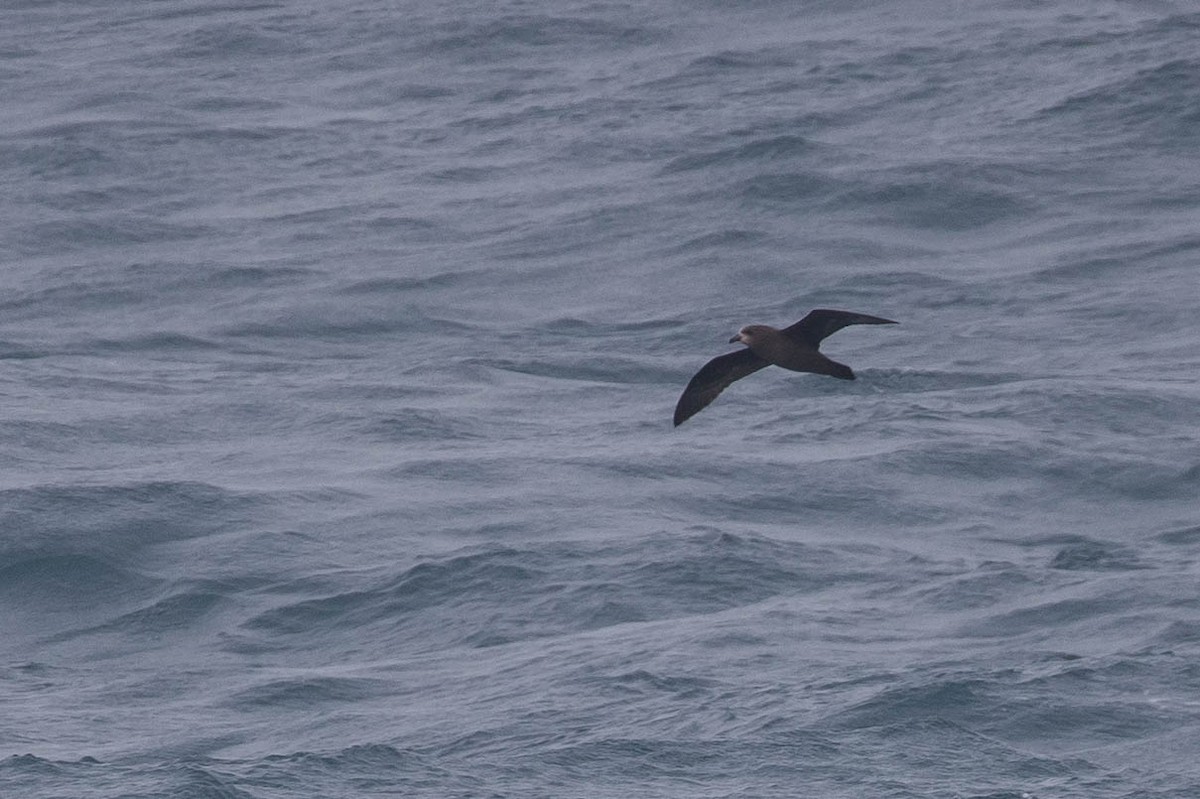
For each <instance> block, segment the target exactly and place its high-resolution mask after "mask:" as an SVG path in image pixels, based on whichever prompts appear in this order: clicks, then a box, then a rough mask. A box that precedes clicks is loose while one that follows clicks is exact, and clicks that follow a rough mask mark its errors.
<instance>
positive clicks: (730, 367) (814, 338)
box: [675, 308, 899, 427]
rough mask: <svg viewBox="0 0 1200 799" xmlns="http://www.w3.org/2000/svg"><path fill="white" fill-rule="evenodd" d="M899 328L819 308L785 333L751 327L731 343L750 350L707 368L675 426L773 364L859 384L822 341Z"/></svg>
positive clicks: (690, 388)
mask: <svg viewBox="0 0 1200 799" xmlns="http://www.w3.org/2000/svg"><path fill="white" fill-rule="evenodd" d="M895 324H899V323H898V322H893V321H892V320H891V319H882V318H880V317H878V316H868V315H867V314H862V313H851V312H850V311H831V310H828V309H826V308H818V309H816V310H815V311H810V312H809V314H808V316H806V317H804V318H803V319H801V320H800V321H799V322H797V323H796V324H794V325H792V326H791V327H785V328H784V329H783V330H776V329H775V328H773V327H770V326H768V325H747V326H746V327H743V328H742V329H741V330H739V331H738V334H737V335H736V336H734V337H733V338H731V339H729V343H730V344H733V343H734V342H736V341H740V342H741V343H743V344H745V345H746V349H744V350H738V351H737V352H731V353H728V354H726V355H718V356H717V357H716V358H713V359H712V360H711V361H709V362H708V363H706V364H704V367H703V368H702V369H701V370H700V371H699V372H696V374H695V376H694V377H692V379H691V380H690V381H689V382H688V384H687V388H685V389H684V390H683V395H682V396H680V398H679V402H678V404H676V405H675V426H676V427H678V426H679V425H681V424H683V423H684V422H685V421H687V420H688V419H690V418H691V417H692V416H694V415H695V414H697V413H699V412H700V411H701V410H703V409H704V407H705V406H707V405H708V404H709V403H710V402H712V401H713V400H715V399H716V398H717V395H718V394H720V393H721V392H722V391H724V390H725V389H727V388H729V386H730V385H731V384H732V383H733V382H734V381H735V380H741V379H742V378H743V377H745V376H746V375H750V374H753V373H755V372H757V371H758V370H759V369H762V368H763V367H765V366H770V365H771V364H774V365H775V366H782V367H783V368H784V369H790V370H792V371H793V372H815V373H816V374H819V375H830V376H831V377H840V378H841V379H842V380H853V379H854V372H852V371H851V370H850V367H849V366H846V365H845V364H840V363H838V362H837V361H831V360H829V359H828V358H826V357H825V356H824V355H822V354H821V353H820V351H819V349H820V346H821V340H822V339H824V338H825V337H826V336H830V335H833V334H834V333H836V332H837V331H839V330H841V329H842V328H843V327H846V326H847V325H895Z"/></svg>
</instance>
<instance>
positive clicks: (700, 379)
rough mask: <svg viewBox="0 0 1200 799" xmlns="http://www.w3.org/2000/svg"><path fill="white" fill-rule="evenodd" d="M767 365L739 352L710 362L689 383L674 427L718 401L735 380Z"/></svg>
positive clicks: (755, 357) (718, 357)
mask: <svg viewBox="0 0 1200 799" xmlns="http://www.w3.org/2000/svg"><path fill="white" fill-rule="evenodd" d="M768 365H769V364H768V363H767V362H766V361H764V360H763V359H762V358H760V357H758V356H757V355H755V354H754V353H753V352H752V351H751V350H748V349H746V350H738V351H737V352H731V353H729V354H728V355H719V356H717V357H716V358H713V359H712V360H711V361H709V362H708V363H706V364H704V367H703V368H702V369H701V370H700V371H699V372H696V374H695V375H694V376H693V377H692V379H691V380H690V381H688V384H687V388H685V389H684V390H683V394H682V395H681V396H680V397H679V402H678V403H676V405H675V424H676V426H678V425H680V424H683V422H685V421H687V420H688V419H689V418H691V417H692V416H695V415H696V414H697V413H699V412H700V411H701V410H702V409H703V408H704V407H705V406H706V405H708V404H709V403H710V402H712V401H713V400H715V399H716V398H717V395H718V394H720V393H721V392H722V391H724V390H725V389H727V388H728V387H729V386H730V384H731V383H733V382H734V381H735V380H741V379H742V378H743V377H745V376H746V375H749V374H754V373H755V372H757V371H758V370H759V369H762V368H763V367H764V366H768Z"/></svg>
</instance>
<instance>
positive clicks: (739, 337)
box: [729, 333, 742, 344]
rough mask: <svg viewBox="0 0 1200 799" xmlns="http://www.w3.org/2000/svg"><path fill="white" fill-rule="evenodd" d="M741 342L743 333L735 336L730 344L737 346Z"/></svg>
mask: <svg viewBox="0 0 1200 799" xmlns="http://www.w3.org/2000/svg"><path fill="white" fill-rule="evenodd" d="M741 340H742V334H741V333H738V334H737V335H736V336H734V337H733V338H731V339H729V343H730V344H737V343H738V342H739V341H741Z"/></svg>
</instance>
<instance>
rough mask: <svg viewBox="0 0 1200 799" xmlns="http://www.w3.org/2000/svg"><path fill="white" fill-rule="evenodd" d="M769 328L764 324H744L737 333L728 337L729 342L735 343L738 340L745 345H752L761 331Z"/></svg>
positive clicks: (763, 331) (760, 335) (760, 336)
mask: <svg viewBox="0 0 1200 799" xmlns="http://www.w3.org/2000/svg"><path fill="white" fill-rule="evenodd" d="M770 329H771V328H769V327H767V326H766V325H746V326H745V327H743V328H742V329H741V330H739V331H738V332H737V335H736V336H734V337H733V338H731V339H729V343H730V344H736V343H738V342H739V341H740V342H741V343H743V344H745V345H746V346H747V347H749V346H752V345H753V344H754V342H755V341H756V340H758V339H761V338H762V335H763V333H765V332H766V331H768V330H770Z"/></svg>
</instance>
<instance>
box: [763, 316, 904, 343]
mask: <svg viewBox="0 0 1200 799" xmlns="http://www.w3.org/2000/svg"><path fill="white" fill-rule="evenodd" d="M895 324H899V323H898V322H893V321H892V320H891V319H883V318H881V317H878V316H868V315H867V314H865V313H851V312H850V311H831V310H829V309H828V308H818V309H817V310H815V311H809V314H808V316H806V317H804V318H803V319H801V320H800V321H799V322H797V323H796V324H794V325H792V326H791V327H787V328H784V330H783V332H784V333H786V334H787V335H789V336H791V337H792V338H795V339H799V340H800V341H804V342H806V343H808V344H811V345H812V346H813V347H817V346H819V345H820V343H821V340H822V339H824V338H825V337H826V336H832V335H833V334H834V333H836V332H838V331H839V330H841V329H842V328H843V327H846V326H847V325H895Z"/></svg>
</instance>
